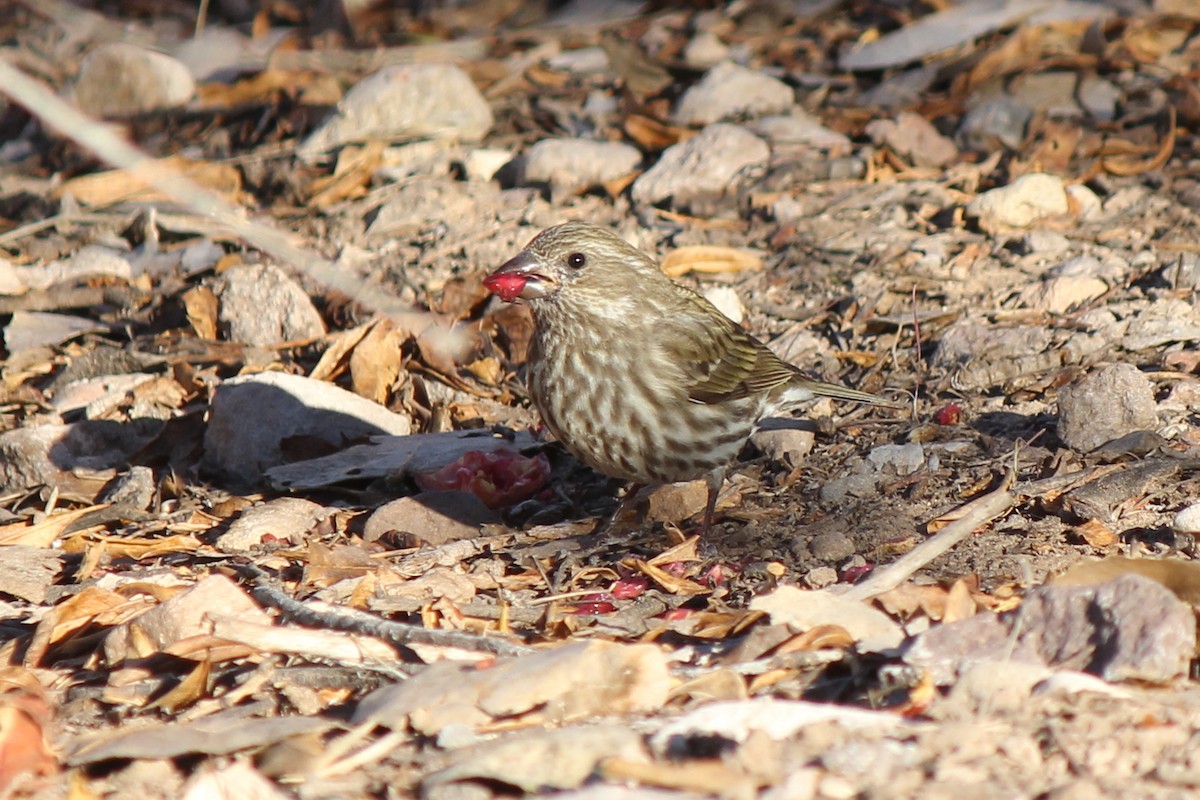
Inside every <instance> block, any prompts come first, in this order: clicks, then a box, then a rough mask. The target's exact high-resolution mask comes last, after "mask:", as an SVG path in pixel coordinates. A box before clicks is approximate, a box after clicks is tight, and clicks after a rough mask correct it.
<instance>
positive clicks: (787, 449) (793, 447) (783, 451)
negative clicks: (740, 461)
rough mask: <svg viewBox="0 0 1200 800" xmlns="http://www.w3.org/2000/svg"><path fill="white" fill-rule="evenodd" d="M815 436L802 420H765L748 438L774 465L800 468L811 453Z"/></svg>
mask: <svg viewBox="0 0 1200 800" xmlns="http://www.w3.org/2000/svg"><path fill="white" fill-rule="evenodd" d="M815 442H816V434H815V433H814V432H813V431H812V429H811V426H807V427H806V425H805V423H804V422H803V421H802V420H791V419H766V420H763V423H762V425H761V426H760V427H759V429H758V430H757V431H755V432H754V433H753V434H752V435H751V436H750V443H751V444H752V445H754V447H756V448H757V449H758V451H759V452H760V453H762V454H763V455H765V456H766V457H767V458H769V459H771V461H772V462H774V463H776V464H783V465H784V466H786V467H788V468H794V467H798V466H800V464H801V463H802V462H803V461H804V457H805V456H806V455H808V454H809V453H810V452H812V449H813V444H814V443H815Z"/></svg>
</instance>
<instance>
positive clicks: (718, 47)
mask: <svg viewBox="0 0 1200 800" xmlns="http://www.w3.org/2000/svg"><path fill="white" fill-rule="evenodd" d="M727 58H729V48H728V47H726V46H725V43H724V42H722V41H721V40H720V38H718V37H717V35H716V34H715V33H713V32H712V31H701V32H700V33H697V34H696V35H695V36H693V37H692V40H691V41H690V42H688V43H687V47H685V48H683V60H684V61H686V62H687V63H688V64H691V65H692V66H693V67H701V68H703V69H707V68H708V67H713V66H716V65H717V64H720V63H721V62H722V61H724V60H725V59H727Z"/></svg>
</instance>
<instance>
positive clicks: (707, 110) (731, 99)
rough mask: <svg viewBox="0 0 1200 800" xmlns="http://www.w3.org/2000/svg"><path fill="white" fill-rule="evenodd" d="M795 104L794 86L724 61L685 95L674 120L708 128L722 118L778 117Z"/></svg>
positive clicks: (681, 123) (682, 123)
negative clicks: (773, 115) (765, 115)
mask: <svg viewBox="0 0 1200 800" xmlns="http://www.w3.org/2000/svg"><path fill="white" fill-rule="evenodd" d="M795 102H796V93H795V92H793V91H792V87H790V86H788V85H787V84H786V83H784V82H783V81H781V80H779V79H778V78H772V77H771V76H770V75H764V74H762V73H761V72H756V71H754V70H751V69H746V68H745V67H742V66H739V65H737V64H734V63H733V62H731V61H725V62H722V63H720V64H718V65H717V66H715V67H713V68H712V69H710V70H709V71H708V72H707V73H705V75H704V77H703V78H701V79H700V81H699V83H697V84H696V85H694V86H692V87H691V88H690V89H688V90H687V91H686V92H684V93H683V97H681V98H680V99H679V105H678V106H677V107H676V109H675V116H674V119H675V122H677V123H678V124H680V125H708V124H710V123H713V122H719V121H720V120H723V119H735V118H746V117H761V116H763V115H764V114H779V113H781V112H784V111H787V110H788V109H789V108H791V107H792V106H793V105H794V104H795Z"/></svg>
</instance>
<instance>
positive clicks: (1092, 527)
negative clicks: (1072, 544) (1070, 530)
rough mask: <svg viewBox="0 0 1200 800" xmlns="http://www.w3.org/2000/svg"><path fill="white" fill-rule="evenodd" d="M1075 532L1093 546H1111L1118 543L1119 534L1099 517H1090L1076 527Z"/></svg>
mask: <svg viewBox="0 0 1200 800" xmlns="http://www.w3.org/2000/svg"><path fill="white" fill-rule="evenodd" d="M1074 533H1076V534H1078V536H1079V537H1080V538H1081V539H1083V540H1084V541H1085V542H1087V543H1088V544H1090V545H1091V546H1092V547H1101V548H1103V547H1111V546H1112V545H1114V544H1116V543H1117V534H1116V532H1115V531H1113V529H1112V528H1110V527H1108V526H1107V525H1105V524H1104V523H1103V522H1101V521H1100V520H1098V519H1089V520H1088V521H1087V522H1085V523H1083V524H1082V525H1078V526H1076V527H1075V530H1074Z"/></svg>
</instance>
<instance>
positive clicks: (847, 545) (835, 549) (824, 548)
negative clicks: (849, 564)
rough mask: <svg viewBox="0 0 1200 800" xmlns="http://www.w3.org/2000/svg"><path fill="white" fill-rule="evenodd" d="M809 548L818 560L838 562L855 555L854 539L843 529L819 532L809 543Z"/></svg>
mask: <svg viewBox="0 0 1200 800" xmlns="http://www.w3.org/2000/svg"><path fill="white" fill-rule="evenodd" d="M808 550H809V552H810V553H812V555H813V558H815V559H817V560H818V561H825V562H829V563H836V562H839V561H845V560H846V559H847V558H849V557H850V556H852V555H854V550H855V547H854V540H853V539H851V538H850V537H849V536H847V535H846V534H844V533H842V532H841V531H825V532H823V533H818V534H817V535H816V536H814V537H813V538H812V541H810V542H809V543H808Z"/></svg>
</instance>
